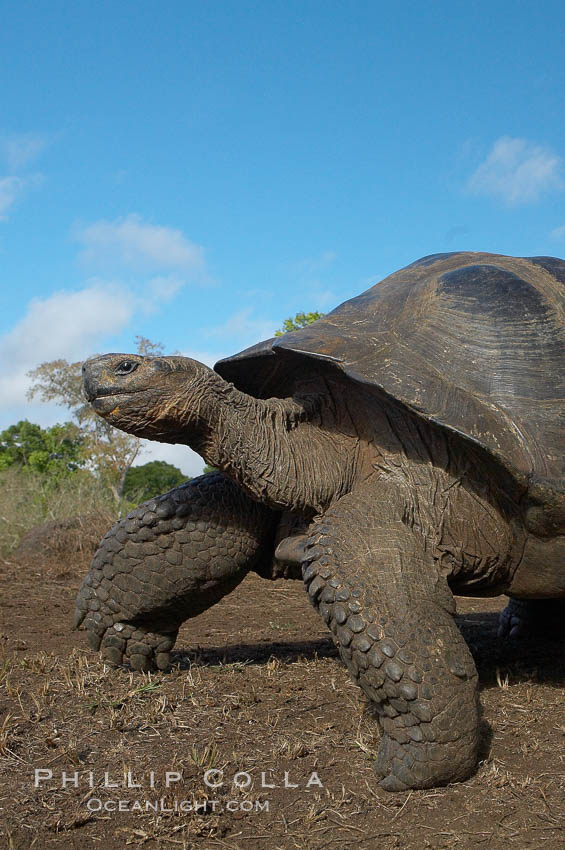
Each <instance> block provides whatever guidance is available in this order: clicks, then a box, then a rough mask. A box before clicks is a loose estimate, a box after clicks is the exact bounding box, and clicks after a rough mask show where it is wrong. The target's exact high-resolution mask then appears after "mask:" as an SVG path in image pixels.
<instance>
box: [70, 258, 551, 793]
mask: <svg viewBox="0 0 565 850" xmlns="http://www.w3.org/2000/svg"><path fill="white" fill-rule="evenodd" d="M564 319H565V261H563V260H559V259H553V258H549V257H530V258H514V257H507V256H500V255H495V254H485V253H451V254H434V255H431V256H428V257H424V258H423V259H421V260H418V261H417V262H415V263H413V264H412V265H410V266H408V267H407V268H405V269H402V270H401V271H399V272H397V273H396V274H393V275H391V276H390V277H388V278H386V279H385V280H383V281H382V282H381V283H378V284H377V285H376V286H373V287H371V288H370V289H368V290H367V291H366V292H364V293H362V294H361V295H359V296H358V297H356V298H352V299H351V300H350V301H346V302H345V303H344V304H342V305H341V306H339V307H337V309H335V310H334V311H333V312H331V313H329V314H328V315H327V316H325V317H324V318H322V319H319V320H318V321H316V322H315V323H313V324H312V325H310V326H308V327H306V328H303V329H301V330H298V331H294V332H292V333H288V334H286V335H284V336H283V337H279V338H277V339H269V340H267V341H265V342H262V343H260V344H258V345H255V346H253V347H252V348H249V349H247V350H246V351H243V352H241V353H240V354H237V355H235V356H234V357H229V358H227V359H225V360H222V361H220V362H219V363H218V364H217V365H216V367H215V369H213V370H212V369H209V368H208V367H207V366H204V365H203V364H202V363H199V362H197V361H194V360H191V359H188V358H184V357H175V356H172V357H166V356H158V357H141V356H137V355H131V354H127V355H124V354H106V355H103V356H99V357H95V358H92V359H90V360H89V361H87V362H86V363H85V365H84V386H85V391H86V395H87V397H88V399H89V400H90V402H91V403H92V405H93V406H94V409H95V410H96V412H97V413H99V414H100V415H101V416H103V417H104V418H105V419H106V420H107V421H108V422H110V423H111V424H112V425H115V426H116V427H118V428H121V429H122V430H124V431H127V432H129V433H132V434H137V435H139V436H140V437H147V438H149V439H152V440H160V441H163V442H167V443H185V444H187V445H189V446H191V447H192V448H193V449H195V450H196V451H197V452H198V453H199V454H201V455H202V457H204V458H205V459H206V461H207V462H208V463H209V464H211V465H213V466H215V467H217V469H218V470H219V472H217V473H212V474H208V475H204V476H202V477H200V478H196V479H194V480H192V481H189V482H188V483H186V484H184V485H182V486H181V487H178V488H176V489H175V490H171V491H170V492H169V493H166V494H165V495H163V496H160V497H158V498H156V499H152V500H151V501H149V502H147V503H145V504H144V505H141V506H140V507H139V508H137V509H136V510H135V511H133V513H131V514H130V515H129V516H128V517H126V518H125V519H122V520H120V521H119V522H118V523H117V524H116V525H115V526H114V527H113V528H112V529H111V531H109V532H108V534H107V535H106V537H105V538H104V540H103V541H102V544H101V546H100V548H99V550H98V552H97V554H96V556H95V557H94V560H93V562H92V566H91V568H90V571H89V573H88V575H87V576H86V578H85V580H84V582H83V585H82V587H81V590H80V593H79V596H78V601H77V613H76V623H77V625H78V624H80V623H81V622H84V625H85V626H86V628H87V630H88V633H89V642H90V644H91V646H92V647H94V648H95V649H98V648H100V647H101V648H102V651H103V652H104V654H105V655H106V657H107V658H108V659H110V660H111V661H112V662H114V663H122V662H125V661H127V662H129V664H130V665H131V666H132V667H133V668H135V669H142V670H144V669H149V668H150V667H151V666H153V665H156V666H157V667H158V668H161V669H164V668H166V666H167V664H168V660H169V652H170V650H171V648H172V647H173V644H174V641H175V638H176V635H177V632H178V628H179V626H180V624H181V623H182V622H183V621H184V620H186V619H188V618H190V617H194V616H196V615H197V614H199V613H201V612H202V611H204V610H205V609H207V608H209V607H210V606H211V605H213V604H214V603H215V602H217V601H218V600H219V599H221V598H222V597H223V596H224V595H225V594H226V593H229V592H230V591H231V590H232V589H233V588H234V587H236V585H237V584H239V582H240V581H241V580H242V579H243V577H244V576H245V575H246V573H248V572H249V571H250V570H254V571H255V572H257V573H259V574H260V575H261V576H264V577H267V578H276V577H279V576H286V577H289V578H296V577H299V576H300V575H302V577H303V579H304V582H305V584H306V588H307V591H308V595H309V598H310V600H311V602H312V603H313V605H314V606H315V607H316V608H317V610H318V611H319V613H320V615H321V616H322V617H323V619H324V620H325V622H326V623H327V624H328V626H329V628H330V630H331V632H332V636H333V639H334V641H335V643H336V646H337V647H338V650H339V654H340V656H341V658H342V660H343V662H344V663H345V665H346V666H347V669H348V670H349V672H350V674H351V676H352V677H353V679H354V680H355V681H356V682H357V683H358V684H359V685H360V687H361V688H362V690H363V691H364V693H365V695H366V696H367V697H368V699H369V701H370V703H372V705H373V706H374V709H375V712H376V714H377V715H378V718H379V723H380V726H381V729H382V740H381V745H380V749H379V753H378V757H377V760H376V763H375V767H376V771H377V774H378V776H379V777H380V782H381V785H382V786H383V788H385V789H388V790H402V789H407V788H425V787H430V786H434V785H440V784H444V783H447V782H452V781H456V780H462V779H465V778H466V777H468V776H469V775H470V774H471V773H472V772H473V770H474V769H475V766H476V763H477V757H478V756H477V747H478V737H479V736H478V708H479V707H478V687H477V673H476V669H475V665H474V663H473V660H472V657H471V655H470V653H469V650H468V648H467V646H466V644H465V642H464V640H463V639H462V637H461V635H460V633H459V631H458V629H457V627H456V624H455V621H454V611H455V604H454V599H453V594H454V593H455V594H461V595H470V596H492V595H496V594H501V593H506V594H508V595H509V596H510V597H511V599H514V600H515V602H512V601H511V602H510V608H509V609H507V612H506V615H505V617H504V618H503V625H502V630H503V631H506V632H508V631H512V632H515V631H517V630H519V629H520V627H521V626H523V624H524V623H526V625H527V627H529V628H530V627H532V624H534V625H535V623H534V620H535V617H536V615H537V617H538V620H539V619H541V620H542V621H543V620H544V619H545V617H546V615H548V612H549V611H550V609H553V611H554V612H555V611H556V610H560V611H561V612H562V613H563V612H565V606H564V605H563V602H562V600H563V599H564V598H565V480H564V462H563V447H564V446H563V444H564V434H565V430H564V428H565V420H564V413H565V321H564ZM527 600H532V603H531V605H528V602H527ZM532 612H533V613H532ZM530 614H531V616H530ZM528 618H529V619H528Z"/></svg>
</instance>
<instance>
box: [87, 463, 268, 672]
mask: <svg viewBox="0 0 565 850" xmlns="http://www.w3.org/2000/svg"><path fill="white" fill-rule="evenodd" d="M278 519H279V515H278V514H277V513H276V512H275V511H272V510H270V509H269V508H266V507H264V506H263V505H260V504H258V503H257V502H254V501H252V500H251V499H249V498H248V497H247V496H246V495H245V493H243V491H242V490H241V489H240V488H239V487H237V486H236V485H235V484H233V483H232V482H231V481H230V480H229V479H227V478H225V477H224V476H223V475H221V474H220V473H212V474H209V475H204V476H202V477H200V478H195V479H193V480H192V481H189V482H187V483H186V484H183V485H182V486H181V487H177V488H176V489H175V490H171V491H170V492H169V493H166V494H165V495H163V496H158V497H157V498H156V499H152V500H151V501H149V502H146V503H145V504H143V505H140V506H139V507H138V508H136V510H134V511H133V512H132V513H131V514H129V516H127V517H126V518H125V519H122V520H120V521H119V522H117V523H116V525H114V527H113V528H112V529H111V530H110V531H109V532H108V534H107V535H106V536H105V538H104V540H103V541H102V543H101V544H100V547H99V549H98V551H97V552H96V554H95V556H94V559H93V561H92V564H91V566H90V570H89V572H88V574H87V575H86V577H85V579H84V581H83V583H82V586H81V588H80V591H79V594H78V598H77V603H76V612H75V626H77V627H78V626H79V625H80V624H81V623H84V626H85V627H86V629H87V632H88V642H89V644H90V646H91V647H92V648H93V649H95V650H98V649H101V650H102V652H103V654H104V656H105V657H106V658H107V659H108V660H109V661H111V662H112V663H114V664H122V663H124V662H129V664H130V665H131V667H133V668H134V669H135V670H149V669H152V668H154V667H157V668H159V669H161V670H164V669H166V667H167V666H168V663H169V653H170V651H171V649H172V648H173V645H174V643H175V640H176V636H177V633H178V629H179V627H180V625H181V623H183V622H184V621H185V620H187V619H189V618H191V617H195V616H196V615H197V614H200V613H202V611H205V610H206V609H207V608H210V607H211V606H212V605H214V604H215V603H216V602H218V601H219V600H220V599H221V598H222V597H223V596H225V595H226V594H227V593H229V592H230V591H231V590H233V589H234V588H235V587H236V586H237V585H238V584H239V583H240V581H241V580H242V579H243V578H244V576H245V575H246V574H247V573H248V572H249V570H251V569H253V568H254V567H255V566H256V565H257V564H258V563H259V562H260V561H261V559H262V558H263V557H265V556H267V557H272V545H273V543H272V541H273V539H274V534H275V529H276V525H277V522H278Z"/></svg>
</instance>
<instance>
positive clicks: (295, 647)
mask: <svg viewBox="0 0 565 850" xmlns="http://www.w3.org/2000/svg"><path fill="white" fill-rule="evenodd" d="M77 557H78V556H73V557H72V558H71V557H69V558H67V559H62V560H59V561H58V562H56V563H51V564H46V563H45V562H44V561H43V560H42V559H41V558H39V559H33V558H31V559H29V560H25V561H24V562H23V563H17V562H16V561H14V560H12V561H10V562H6V563H4V564H3V565H2V568H1V570H0V593H1V618H2V620H1V625H0V631H1V643H2V659H1V661H0V663H1V690H0V756H1V781H0V807H1V813H0V817H1V828H0V846H1V847H2V848H14V850H16V849H17V850H23V848H25V850H27V848H32V847H35V848H67V847H68V848H77V850H78V848H81V850H83V848H97V847H102V848H108V850H117V848H124V847H127V846H132V847H144V848H148V850H152V849H153V848H171V850H174V848H175V847H180V848H205V850H208V848H210V850H211V848H225V850H244V848H245V850H262V849H263V848H265V850H279V848H280V850H287V848H288V850H290V848H299V850H302V848H304V850H314V848H324V850H333V849H334V848H336V850H340V848H376V847H378V848H468V847H469V848H471V847H479V848H485V850H487V848H488V850H492V848H508V847H510V848H512V847H515V848H519V850H525V848H539V847H542V848H548V850H550V848H551V849H552V848H563V847H565V805H564V802H565V801H564V791H565V746H564V744H565V740H564V737H565V712H564V703H565V700H564V694H565V690H564V685H565V659H564V654H563V643H562V641H560V642H557V641H550V640H541V639H539V640H536V641H533V642H526V643H524V642H518V641H506V642H500V641H498V640H497V638H496V621H497V612H498V611H499V610H500V608H501V607H503V605H504V604H505V601H504V599H494V600H468V599H465V600H458V607H459V612H460V614H459V622H460V625H461V628H462V631H463V633H464V635H465V637H466V639H467V641H468V642H469V644H470V646H471V649H472V652H473V654H474V657H475V659H476V662H477V665H478V668H479V672H480V677H481V688H482V692H481V702H482V706H483V714H484V718H483V754H482V761H481V763H480V766H479V769H478V771H477V774H476V775H475V776H474V777H473V778H472V779H470V780H469V781H468V782H465V783H462V784H458V785H452V786H448V787H446V788H440V789H436V790H431V791H412V792H406V793H400V794H387V793H386V792H385V791H382V790H381V789H380V788H379V787H378V785H377V782H376V780H375V776H374V774H373V770H372V766H371V765H372V762H373V758H374V753H375V752H376V750H377V747H378V733H377V731H376V727H375V725H374V722H373V720H372V719H371V717H370V715H369V714H368V712H367V710H366V706H365V704H364V701H363V696H362V694H361V692H360V691H359V689H358V688H357V687H355V686H354V685H353V684H352V683H351V682H350V680H349V678H348V676H347V674H346V671H345V669H344V668H343V667H342V665H341V663H340V662H339V659H338V658H337V657H336V652H335V649H334V647H333V644H332V643H331V640H330V639H329V633H328V632H327V630H326V627H325V625H324V623H323V622H322V621H321V619H319V617H318V616H317V614H316V613H315V612H314V610H313V609H312V608H311V607H310V606H309V605H308V603H307V600H306V597H305V593H304V591H303V589H302V586H301V585H300V584H299V583H296V582H284V581H278V582H274V583H271V582H267V581H263V580H261V579H259V578H258V577H256V576H250V577H248V578H247V579H246V580H245V582H244V583H243V584H242V585H241V586H240V587H239V588H238V589H237V590H236V591H235V592H234V593H232V594H231V596H229V597H227V598H226V599H225V600H223V601H222V602H221V603H220V604H219V605H217V606H216V607H215V608H213V609H212V610H210V611H209V612H207V613H206V614H204V615H202V616H200V617H198V618H196V619H195V620H192V621H190V622H188V623H187V624H185V626H184V627H183V629H182V631H181V633H180V636H179V640H178V643H177V650H178V651H177V653H176V654H175V656H174V665H173V669H172V670H171V671H170V672H168V673H165V674H162V673H159V674H151V675H143V674H133V673H131V672H128V671H127V670H124V669H113V668H110V667H108V666H105V665H104V664H103V663H102V662H101V660H100V658H99V656H98V655H97V654H95V653H93V652H91V651H90V650H89V649H88V647H87V645H86V640H85V636H84V633H83V632H80V631H79V632H73V631H71V614H72V609H73V603H74V597H75V594H76V591H77V588H78V585H79V582H80V578H81V576H82V574H83V572H84V571H85V569H86V567H85V564H84V562H83V563H78V562H77ZM73 559H74V560H73ZM36 771H39V772H38V773H36ZM207 771H211V772H210V773H207ZM167 773H169V774H170V775H169V776H167ZM105 774H107V775H106V776H105ZM128 774H129V776H128ZM262 774H264V778H263V780H262ZM206 778H207V779H208V782H209V783H210V785H207V784H206V781H205V780H206ZM220 782H222V783H223V784H220ZM128 785H129V786H135V785H137V786H140V787H128ZM76 786H77V787H76ZM167 786H168V787H167ZM210 786H215V787H210ZM262 786H267V787H262ZM271 786H275V787H271ZM120 809H121V810H120Z"/></svg>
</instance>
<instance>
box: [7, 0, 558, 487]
mask: <svg viewBox="0 0 565 850" xmlns="http://www.w3.org/2000/svg"><path fill="white" fill-rule="evenodd" d="M1 19H2V26H1V28H0V68H1V71H0V73H1V83H2V86H1V91H2V96H1V100H0V105H1V108H0V276H1V278H0V279H1V296H0V297H1V309H0V429H1V428H4V427H7V426H8V425H10V424H12V423H13V422H16V421H17V420H18V419H21V418H24V417H25V418H28V419H30V420H32V421H35V422H38V423H40V424H43V425H48V424H51V423H53V422H55V421H58V420H59V421H61V420H63V419H64V418H65V416H66V411H65V410H64V409H62V408H57V407H54V406H51V405H41V404H35V403H34V404H29V403H28V402H26V399H25V391H26V387H27V384H28V379H27V377H26V372H27V371H28V370H29V369H31V368H33V367H34V366H36V365H37V364H38V363H40V362H42V361H44V360H52V359H55V358H59V357H64V358H67V359H69V360H79V359H83V358H85V357H87V356H88V355H90V354H92V353H95V352H103V351H132V350H134V342H133V340H134V337H135V336H136V335H137V334H143V335H144V336H147V337H149V338H151V339H153V340H156V341H161V342H163V343H164V344H165V346H166V348H167V350H169V351H175V350H178V351H182V352H183V353H185V354H187V355H192V356H196V357H198V358H199V359H201V360H204V361H205V362H207V363H209V364H212V363H213V362H214V361H215V359H217V358H219V357H221V356H225V355H227V354H230V353H233V352H235V351H237V350H240V349H242V348H244V347H246V346H248V345H251V344H253V343H255V342H257V341H258V340H259V339H262V338H265V337H266V336H270V335H271V334H272V332H273V331H274V330H275V329H276V328H277V327H279V326H280V325H281V323H282V320H283V319H284V318H285V317H286V316H289V315H292V314H294V313H296V312H297V311H299V310H306V311H308V310H329V309H331V308H333V307H334V306H337V304H339V303H341V302H342V301H344V300H345V299H347V298H349V297H351V296H353V295H356V294H358V293H359V292H361V291H362V290H364V289H366V288H367V287H368V286H370V285H372V284H373V283H375V282H376V281H378V280H379V279H381V278H382V277H384V276H385V275H387V274H389V273H391V272H393V271H395V270H396V269H398V268H401V267H402V266H404V265H406V264H408V263H410V262H412V261H413V260H415V259H417V258H418V257H420V256H423V255H425V254H429V253H435V252H438V251H453V250H483V251H494V252H500V253H507V254H516V255H522V256H528V255H537V254H549V255H554V256H565V166H564V160H565V108H564V105H565V61H564V58H565V57H564V48H563V44H564V41H565V39H564V36H565V7H564V6H563V4H562V2H542V3H539V4H534V3H531V2H527V3H526V2H519V1H518V0H514V2H497V0H491V2H483V0H478V2H472V0H467V1H466V2H460V0H450V2H444V0H440V2H435V3H423V2H418V3H416V2H405V3H402V2H399V3H397V4H391V3H389V2H387V3H384V2H378V1H377V0H375V2H360V1H359V0H349V2H346V0H342V2H336V0H325V2H313V1H312V0H301V2H295V0H285V2H279V0H272V2H268V0H262V2H259V0H255V2H246V0H237V2H235V0H233V1H232V0H223V2H220V0H206V2H204V0H200V2H192V0H184V1H183V2H180V0H169V1H168V2H167V3H165V4H162V3H157V2H148V0H135V2H131V0H120V2H118V0H113V1H112V2H109V0H106V2H104V0H96V2H94V0H88V1H87V0H74V2H72V3H71V2H69V0H66V2H57V0H49V2H44V0H34V2H26V0H18V2H12V0H4V3H3V4H2V16H1ZM151 457H159V458H161V457H162V458H164V459H167V460H170V461H172V462H174V463H176V464H177V465H179V466H180V467H181V468H182V469H183V471H185V472H186V473H187V474H197V473H198V472H199V471H200V470H201V467H202V462H201V461H200V460H199V459H198V458H197V457H196V456H195V455H193V454H192V453H191V452H190V451H189V450H188V449H184V448H183V447H160V446H154V449H153V453H152V454H150V453H146V454H145V456H144V457H143V458H142V460H148V459H150V458H151Z"/></svg>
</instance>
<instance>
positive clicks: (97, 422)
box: [28, 336, 163, 501]
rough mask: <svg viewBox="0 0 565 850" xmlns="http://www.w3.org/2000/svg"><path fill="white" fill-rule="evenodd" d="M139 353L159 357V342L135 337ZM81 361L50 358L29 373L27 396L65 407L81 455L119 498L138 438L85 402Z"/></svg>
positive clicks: (161, 347) (138, 450)
mask: <svg viewBox="0 0 565 850" xmlns="http://www.w3.org/2000/svg"><path fill="white" fill-rule="evenodd" d="M135 342H136V346H137V352H138V354H143V355H147V356H158V355H159V354H162V353H163V346H162V345H161V343H154V342H151V340H149V339H147V338H146V337H143V336H137V337H136V338H135ZM81 369H82V362H81V361H78V362H75V363H69V362H68V361H67V360H49V361H47V362H45V363H41V364H40V365H39V366H37V368H36V369H32V370H31V372H29V373H28V374H29V376H30V377H31V379H32V385H31V388H30V390H29V392H28V398H30V399H32V398H35V397H39V398H40V399H41V401H54V402H55V403H56V404H60V405H63V406H65V407H66V408H68V410H70V411H71V412H72V415H73V418H74V419H75V422H76V423H77V426H78V428H79V429H80V434H81V437H82V444H81V445H82V456H83V458H84V460H85V461H86V462H87V463H88V464H89V465H90V467H91V468H93V469H94V470H95V471H96V473H97V474H98V475H99V477H100V478H101V480H102V481H104V482H105V483H106V485H107V486H108V487H109V488H110V490H111V491H112V493H113V495H114V499H115V500H116V501H119V500H120V499H121V498H122V495H123V490H124V484H125V479H126V475H127V471H128V469H129V468H130V467H131V466H132V464H133V462H134V461H135V459H136V457H137V456H138V454H139V452H140V450H141V440H140V439H139V437H134V436H132V435H131V434H125V433H124V432H123V431H119V430H118V429H117V428H113V427H112V425H109V424H108V423H107V422H106V421H105V420H104V419H102V418H101V417H100V416H97V415H96V413H95V412H94V410H93V409H92V407H91V406H90V405H89V404H87V403H86V399H85V398H84V395H83V391H82V375H81Z"/></svg>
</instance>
